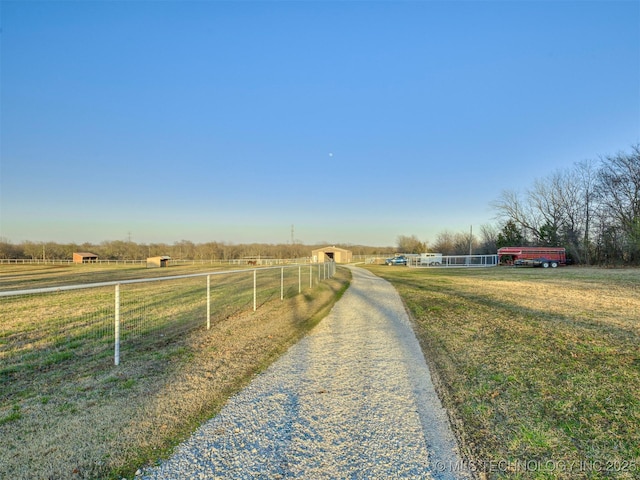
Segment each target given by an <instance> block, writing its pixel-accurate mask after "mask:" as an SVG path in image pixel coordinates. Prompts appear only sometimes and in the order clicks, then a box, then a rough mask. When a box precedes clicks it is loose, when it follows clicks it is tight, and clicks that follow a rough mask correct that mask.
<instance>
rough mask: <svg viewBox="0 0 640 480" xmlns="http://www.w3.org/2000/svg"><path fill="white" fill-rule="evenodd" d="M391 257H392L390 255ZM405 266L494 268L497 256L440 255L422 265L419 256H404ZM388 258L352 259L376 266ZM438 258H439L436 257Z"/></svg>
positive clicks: (372, 256)
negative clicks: (436, 260)
mask: <svg viewBox="0 0 640 480" xmlns="http://www.w3.org/2000/svg"><path fill="white" fill-rule="evenodd" d="M392 256H393V255H392ZM406 257H407V266H409V267H425V268H426V267H429V268H442V267H495V266H497V265H498V255H495V254H494V255H442V259H441V260H440V261H438V262H433V263H426V262H425V263H423V260H421V257H420V255H409V254H407V255H406ZM387 258H390V257H389V256H386V257H384V256H380V255H365V256H360V257H358V258H357V259H356V258H355V257H354V261H361V262H364V263H366V264H372V265H375V264H378V265H382V264H384V263H385V260H386V259H387ZM438 258H439V257H438Z"/></svg>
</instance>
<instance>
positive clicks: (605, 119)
mask: <svg viewBox="0 0 640 480" xmlns="http://www.w3.org/2000/svg"><path fill="white" fill-rule="evenodd" d="M0 15H1V16H0V23H1V27H2V32H1V37H0V38H1V42H2V44H1V50H0V55H1V60H0V62H1V64H0V66H1V71H0V77H1V84H0V87H1V98H0V100H1V105H0V107H1V119H0V120H1V126H0V128H1V142H2V143H1V152H0V153H1V157H2V158H1V164H0V175H1V176H0V187H1V191H0V201H1V206H0V237H3V238H4V239H5V240H9V241H12V242H21V241H23V240H31V241H36V242H39V241H58V242H77V243H82V242H86V241H89V242H100V241H103V240H126V239H127V238H131V239H132V240H133V241H136V242H138V243H151V242H167V243H173V242H175V241H179V240H182V239H186V240H191V241H194V242H196V243H200V242H206V241H224V242H232V243H245V242H265V243H286V242H288V241H289V240H290V238H291V225H294V229H295V231H294V235H295V239H296V240H299V241H301V242H304V243H308V244H311V243H315V242H328V243H350V244H365V245H372V246H386V245H394V244H395V241H396V239H397V237H398V236H399V235H416V236H417V237H418V238H419V239H420V240H423V241H430V240H435V237H436V235H437V233H439V232H442V231H445V230H447V231H451V232H459V231H463V232H467V231H468V230H469V227H470V226H471V225H473V226H474V231H477V230H479V227H480V225H482V224H491V223H495V221H494V216H495V211H494V210H493V209H492V208H491V206H490V203H491V202H492V201H493V200H495V199H497V198H498V197H499V195H500V193H501V192H502V191H503V190H505V189H516V190H519V189H526V188H527V187H530V186H532V183H533V180H534V179H535V178H540V177H544V176H546V175H548V174H550V173H552V172H553V171H555V170H558V169H563V168H570V167H571V166H572V165H573V164H574V162H578V161H581V160H585V159H597V158H598V157H599V156H602V155H609V154H615V153H617V152H619V151H624V150H628V149H629V148H630V146H631V145H633V144H635V143H638V142H639V141H640V2H638V1H615V0H607V1H572V2H563V1H557V2H556V1H544V0H542V1H446V2H445V1H394V2H392V1H386V2H374V1H296V2H288V1H277V2H275V1H274V2H270V1H261V2H246V1H235V2H223V1H139V2H136V1H104V2H100V1H86V2H79V1H70V2H61V1H45V2H37V1H16V2H12V1H2V2H1V10H0Z"/></svg>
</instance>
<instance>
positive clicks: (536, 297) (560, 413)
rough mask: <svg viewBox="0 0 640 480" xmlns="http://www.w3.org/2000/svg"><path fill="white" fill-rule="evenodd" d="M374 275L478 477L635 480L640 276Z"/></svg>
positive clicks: (597, 272)
mask: <svg viewBox="0 0 640 480" xmlns="http://www.w3.org/2000/svg"><path fill="white" fill-rule="evenodd" d="M369 269H370V270H371V271H373V272H374V273H376V274H378V275H380V276H382V277H384V278H386V279H387V280H389V281H391V282H392V283H393V285H394V286H395V287H396V289H397V290H398V291H399V293H400V294H401V296H402V297H403V299H404V301H405V302H406V305H407V307H408V309H409V310H410V312H411V313H412V316H413V318H414V320H415V328H416V332H417V334H418V336H419V339H420V341H421V343H422V346H423V350H424V351H425V356H426V358H427V359H428V361H429V363H430V365H431V367H432V370H433V372H434V376H435V377H436V378H435V380H436V382H437V384H438V387H439V390H440V394H441V397H442V398H443V401H444V403H445V405H446V407H447V408H448V409H449V410H450V412H451V414H452V418H453V422H454V424H455V425H456V429H457V431H458V432H457V433H458V435H459V437H460V439H461V441H462V444H463V446H464V449H465V450H466V452H467V454H468V455H469V457H470V459H472V460H473V461H474V467H475V468H476V469H477V471H478V472H479V473H481V474H482V475H481V477H485V478H492V479H493V478H510V479H519V478H522V479H525V478H526V479H547V478H548V479H586V478H589V479H600V478H603V479H604V478H620V479H632V478H636V479H637V478H640V270H637V269H626V270H623V269H620V270H604V269H591V268H560V269H554V270H551V269H549V270H546V269H545V270H542V269H516V268H507V267H498V268H490V269H471V270H470V269H416V268H414V269H412V268H406V267H370V268H369Z"/></svg>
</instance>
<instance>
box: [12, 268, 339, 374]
mask: <svg viewBox="0 0 640 480" xmlns="http://www.w3.org/2000/svg"><path fill="white" fill-rule="evenodd" d="M335 268H336V267H335V264H334V263H333V262H325V263H318V264H299V265H283V266H279V267H259V268H253V269H242V270H228V271H214V272H209V273H206V272H205V273H194V274H186V275H174V276H166V277H156V278H147V279H135V280H123V281H110V282H100V283H92V284H77V285H65V286H60V287H47V288H37V289H29V290H13V291H3V292H0V319H1V320H0V365H1V367H0V377H2V378H0V380H2V381H5V380H7V378H5V377H10V376H11V374H12V372H17V371H25V370H26V371H32V370H39V369H42V368H45V369H46V368H50V367H51V366H52V365H54V364H56V363H57V362H60V361H71V360H72V359H73V358H74V357H76V356H79V355H104V356H105V357H108V356H109V355H110V354H109V351H112V352H113V363H114V364H115V365H118V364H119V363H120V360H121V356H122V353H123V351H126V352H127V353H128V354H130V355H135V346H136V343H137V342H140V341H143V340H144V341H146V342H147V347H148V344H149V343H151V344H153V342H156V343H158V344H160V343H162V342H166V341H168V340H170V339H171V338H172V337H175V336H176V335H181V334H183V333H185V332H186V331H189V330H192V329H194V328H197V327H201V328H206V329H210V328H211V325H212V324H213V323H215V322H217V321H220V320H222V319H224V318H228V317H229V316H232V315H234V314H237V313H240V312H242V311H247V310H249V311H250V310H253V311H256V310H257V309H258V308H259V307H260V306H261V305H264V304H265V303H267V302H269V301H271V300H277V299H280V300H284V299H285V298H289V297H293V296H295V295H298V294H300V293H302V291H303V289H306V288H307V287H308V288H314V287H316V286H317V285H318V284H319V283H320V282H321V281H323V280H325V279H328V278H331V277H332V276H333V275H334V274H335Z"/></svg>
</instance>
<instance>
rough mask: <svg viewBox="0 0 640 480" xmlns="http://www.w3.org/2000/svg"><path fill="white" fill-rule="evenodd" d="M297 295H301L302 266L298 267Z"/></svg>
mask: <svg viewBox="0 0 640 480" xmlns="http://www.w3.org/2000/svg"><path fill="white" fill-rule="evenodd" d="M298 293H302V265H298Z"/></svg>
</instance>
